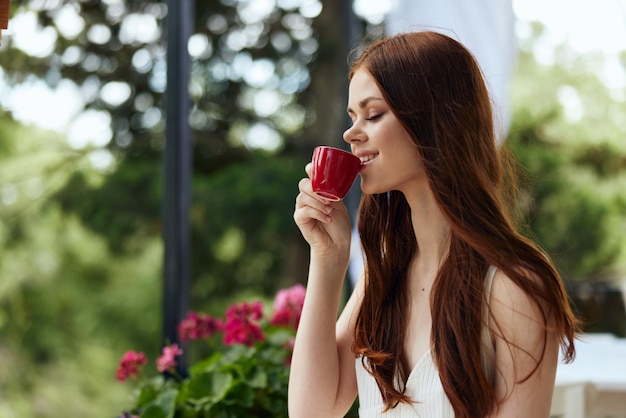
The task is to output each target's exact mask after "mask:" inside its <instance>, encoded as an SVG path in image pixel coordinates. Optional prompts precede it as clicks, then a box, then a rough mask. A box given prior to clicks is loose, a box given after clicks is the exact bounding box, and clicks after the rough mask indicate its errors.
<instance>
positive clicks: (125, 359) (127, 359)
mask: <svg viewBox="0 0 626 418" xmlns="http://www.w3.org/2000/svg"><path fill="white" fill-rule="evenodd" d="M147 363H148V358H147V357H146V355H145V354H144V353H138V352H136V351H132V350H131V351H127V352H126V353H125V354H124V355H123V356H122V359H121V360H120V365H119V367H118V368H117V372H116V373H115V378H116V379H117V380H119V381H120V382H125V381H126V379H128V378H129V377H135V378H136V377H137V376H139V373H140V372H141V368H142V367H143V366H145V365H146V364H147Z"/></svg>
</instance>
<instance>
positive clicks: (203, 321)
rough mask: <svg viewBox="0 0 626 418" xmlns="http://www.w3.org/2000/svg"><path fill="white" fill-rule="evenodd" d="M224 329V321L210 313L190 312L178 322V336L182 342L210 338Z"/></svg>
mask: <svg viewBox="0 0 626 418" xmlns="http://www.w3.org/2000/svg"><path fill="white" fill-rule="evenodd" d="M221 329H222V321H221V320H220V319H217V318H213V317H212V316H211V315H208V314H204V315H203V314H198V313H196V312H189V313H188V314H187V317H186V318H185V319H183V320H182V321H181V322H180V324H178V336H179V338H180V340H181V341H182V342H187V341H189V340H199V339H202V338H209V337H211V335H213V334H215V333H216V332H217V331H220V330H221Z"/></svg>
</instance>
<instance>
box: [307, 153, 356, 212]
mask: <svg viewBox="0 0 626 418" xmlns="http://www.w3.org/2000/svg"><path fill="white" fill-rule="evenodd" d="M360 167H361V160H359V157H357V156H356V155H353V154H351V153H349V152H348V151H344V150H342V149H339V148H333V147H326V146H321V147H316V148H315V149H314V150H313V168H312V169H311V183H312V184H313V191H314V192H315V193H316V194H317V195H318V196H321V197H323V198H325V199H328V200H341V199H343V198H344V197H345V195H346V194H348V191H349V190H350V187H351V186H352V183H354V180H355V179H356V175H357V174H358V173H359V168H360Z"/></svg>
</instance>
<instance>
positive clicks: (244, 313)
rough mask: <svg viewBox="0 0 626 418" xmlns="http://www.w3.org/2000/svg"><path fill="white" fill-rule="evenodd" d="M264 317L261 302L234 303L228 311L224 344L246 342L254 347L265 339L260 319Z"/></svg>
mask: <svg viewBox="0 0 626 418" xmlns="http://www.w3.org/2000/svg"><path fill="white" fill-rule="evenodd" d="M262 317H263V305H261V302H253V303H245V302H244V303H239V304H234V305H232V306H231V307H230V308H228V311H227V312H226V323H225V324H224V340H223V341H224V344H225V345H233V344H245V345H247V346H248V347H252V346H253V345H254V344H255V343H256V342H258V341H263V340H265V335H264V334H263V330H262V329H261V326H260V325H259V322H258V321H259V320H260V319H261V318H262Z"/></svg>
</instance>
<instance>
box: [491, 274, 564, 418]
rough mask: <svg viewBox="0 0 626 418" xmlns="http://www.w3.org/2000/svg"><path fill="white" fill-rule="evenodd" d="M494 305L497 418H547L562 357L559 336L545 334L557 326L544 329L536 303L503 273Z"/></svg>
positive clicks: (497, 281)
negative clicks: (559, 360)
mask: <svg viewBox="0 0 626 418" xmlns="http://www.w3.org/2000/svg"><path fill="white" fill-rule="evenodd" d="M489 305H490V307H491V309H492V312H493V319H492V324H491V329H492V336H494V338H495V346H496V359H495V360H496V380H495V388H496V397H497V399H498V401H499V402H500V405H499V406H500V407H499V409H498V411H497V413H496V415H494V417H499V418H500V417H502V418H504V417H506V418H514V417H520V418H525V417H536V418H548V417H549V416H550V407H551V403H552V393H553V391H554V381H555V376H556V367H557V363H558V358H559V340H558V335H557V333H556V332H555V331H553V330H548V332H547V333H546V332H545V329H546V327H550V326H551V325H552V321H551V320H550V319H549V318H548V323H547V324H545V323H544V319H543V315H542V312H541V310H540V309H539V306H538V305H537V302H536V301H534V300H531V299H530V297H529V296H528V295H527V294H526V293H524V292H523V291H522V290H521V289H520V288H519V287H518V286H517V285H516V284H515V283H513V282H512V281H511V280H510V279H509V278H508V277H507V276H506V275H505V274H504V273H503V272H501V271H500V270H498V272H497V273H496V276H495V278H494V283H493V288H492V294H491V301H490V304H489ZM539 361H540V363H539V366H538V368H537V370H535V371H534V372H533V370H534V369H535V367H537V363H538V362H539ZM531 372H532V374H531Z"/></svg>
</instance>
